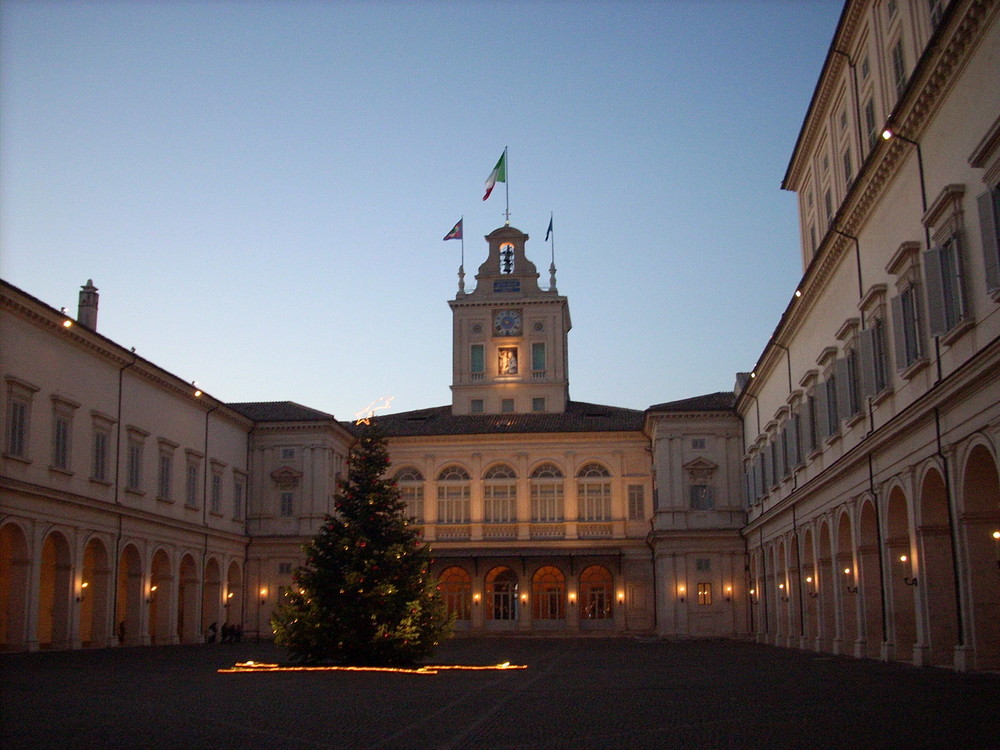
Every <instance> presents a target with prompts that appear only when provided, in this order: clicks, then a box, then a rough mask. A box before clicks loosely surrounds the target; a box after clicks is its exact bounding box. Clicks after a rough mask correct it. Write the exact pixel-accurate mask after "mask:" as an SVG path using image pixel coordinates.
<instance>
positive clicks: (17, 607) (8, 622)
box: [0, 523, 31, 651]
mask: <svg viewBox="0 0 1000 750" xmlns="http://www.w3.org/2000/svg"><path fill="white" fill-rule="evenodd" d="M30 569H31V558H30V557H29V556H28V540H27V537H26V536H25V534H24V531H22V529H21V527H20V526H18V525H17V524H16V523H6V524H4V525H3V526H0V650H6V651H18V650H21V649H24V648H25V647H26V646H27V639H26V638H25V632H24V630H25V622H26V620H27V611H28V573H29V571H30Z"/></svg>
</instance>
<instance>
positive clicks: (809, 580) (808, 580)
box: [806, 576, 819, 599]
mask: <svg viewBox="0 0 1000 750" xmlns="http://www.w3.org/2000/svg"><path fill="white" fill-rule="evenodd" d="M812 582H813V577H812V576H806V583H808V584H809V596H811V597H812V598H813V599H815V598H816V597H817V596H819V592H818V591H815V590H814V589H815V587H814V586H813V585H812Z"/></svg>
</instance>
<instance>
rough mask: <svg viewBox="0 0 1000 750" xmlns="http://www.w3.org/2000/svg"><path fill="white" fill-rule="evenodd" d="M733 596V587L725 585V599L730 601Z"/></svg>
mask: <svg viewBox="0 0 1000 750" xmlns="http://www.w3.org/2000/svg"><path fill="white" fill-rule="evenodd" d="M732 598H733V587H732V586H726V601H727V602H728V601H730V600H731V599H732Z"/></svg>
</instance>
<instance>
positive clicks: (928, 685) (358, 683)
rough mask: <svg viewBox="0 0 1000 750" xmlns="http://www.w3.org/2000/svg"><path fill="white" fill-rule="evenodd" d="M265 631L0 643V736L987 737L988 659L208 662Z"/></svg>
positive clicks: (615, 653) (779, 741)
mask: <svg viewBox="0 0 1000 750" xmlns="http://www.w3.org/2000/svg"><path fill="white" fill-rule="evenodd" d="M251 659H252V660H255V661H280V660H281V659H282V652H281V651H280V649H277V648H275V647H274V646H273V645H270V644H253V643H240V644H211V645H204V646H174V647H145V648H116V649H95V650H83V651H62V652H48V653H34V654H7V655H2V656H0V747H2V748H5V750H14V749H15V748H61V749H62V750H71V749H74V750H75V749H76V748H350V749H351V750H354V749H355V748H358V749H360V748H408V749H412V748H418V747H425V748H477V749H479V748H533V749H534V748H538V749H540V750H547V749H555V748H574V749H576V748H629V749H632V750H634V749H637V748H798V749H800V750H801V749H806V748H847V747H850V748H866V749H867V748H962V749H963V750H964V749H965V748H977V749H978V748H1000V734H998V732H1000V730H998V726H997V724H996V723H995V722H996V721H997V712H998V709H1000V675H997V674H967V675H965V674H956V673H954V672H950V671H945V670H940V669H916V668H912V667H908V666H905V665H899V664H882V663H879V662H874V661H860V660H855V659H850V658H846V657H832V656H828V655H820V654H813V653H805V652H800V651H792V650H785V649H778V648H774V647H769V646H762V645H756V644H750V643H736V642H727V641H666V640H654V639H632V638H606V639H605V638H580V639H569V638H515V637H496V638H466V639H456V640H453V641H449V642H447V643H445V644H443V645H442V646H441V647H440V648H439V649H438V650H437V652H436V653H435V655H434V657H433V658H432V659H430V660H428V661H429V663H433V664H481V665H485V664H498V663H501V662H505V661H509V662H511V663H512V664H525V665H527V669H524V670H507V671H482V672H439V673H438V674H437V675H434V676H429V675H414V674H395V673H358V672H284V673H264V674H219V673H218V672H217V671H216V670H217V669H219V668H224V667H229V666H232V665H233V664H234V663H235V662H237V661H246V660H251Z"/></svg>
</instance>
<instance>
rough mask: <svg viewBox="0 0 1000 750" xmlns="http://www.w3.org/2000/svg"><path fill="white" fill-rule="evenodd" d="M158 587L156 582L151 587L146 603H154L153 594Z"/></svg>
mask: <svg viewBox="0 0 1000 750" xmlns="http://www.w3.org/2000/svg"><path fill="white" fill-rule="evenodd" d="M156 588H157V586H156V584H155V583H154V584H153V585H152V586H150V587H149V596H147V597H146V604H152V603H153V594H155V593H156Z"/></svg>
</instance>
